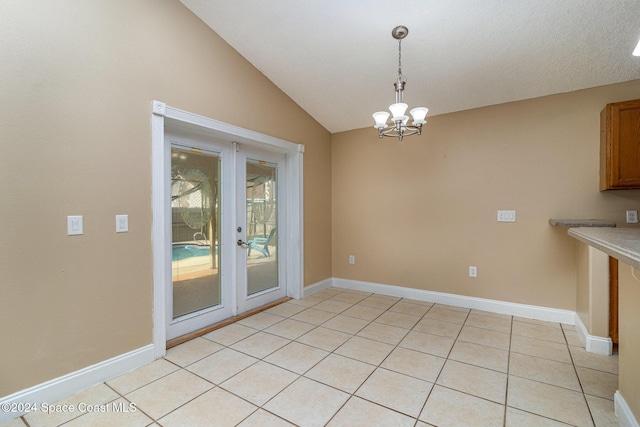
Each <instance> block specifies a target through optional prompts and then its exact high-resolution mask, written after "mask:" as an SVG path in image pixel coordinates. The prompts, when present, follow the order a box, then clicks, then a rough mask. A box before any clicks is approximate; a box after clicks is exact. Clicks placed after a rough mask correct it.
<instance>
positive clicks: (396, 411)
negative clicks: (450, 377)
mask: <svg viewBox="0 0 640 427" xmlns="http://www.w3.org/2000/svg"><path fill="white" fill-rule="evenodd" d="M427 382H428V381H427ZM430 384H431V383H430ZM363 385H364V383H363ZM432 388H433V386H432ZM356 393H357V392H354V394H353V395H352V396H351V397H350V398H349V399H351V398H354V397H355V398H358V399H362V400H364V401H367V402H369V403H372V404H374V405H377V406H380V407H382V408H385V409H388V410H390V411H392V412H395V413H396V414H400V415H404V416H405V417H409V418H413V419H414V420H416V421H417V420H418V417H419V416H420V411H419V412H418V415H411V414H407V413H406V412H402V411H401V410H399V409H395V408H392V407H390V406H387V405H385V404H383V403H380V402H376V401H375V400H371V399H367V398H366V397H363V396H360V395H358V394H356ZM426 401H427V400H426V399H425V402H426ZM423 405H424V402H423Z"/></svg>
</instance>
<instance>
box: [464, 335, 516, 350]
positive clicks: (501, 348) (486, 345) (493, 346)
mask: <svg viewBox="0 0 640 427" xmlns="http://www.w3.org/2000/svg"><path fill="white" fill-rule="evenodd" d="M458 341H460V342H466V343H468V344H476V345H481V346H483V347H489V348H494V349H496V350H502V351H509V350H508V348H504V347H496V346H495V345H489V344H483V343H479V342H475V341H468V340H466V339H465V338H464V337H462V338H457V339H456V342H458ZM454 345H455V343H454Z"/></svg>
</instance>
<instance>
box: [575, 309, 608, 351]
mask: <svg viewBox="0 0 640 427" xmlns="http://www.w3.org/2000/svg"><path fill="white" fill-rule="evenodd" d="M576 332H577V333H578V338H580V342H581V343H582V345H583V346H584V348H585V350H587V351H588V352H590V353H595V354H602V355H604V356H611V355H612V354H613V341H612V340H611V338H609V337H607V338H604V337H598V336H595V335H589V331H588V330H587V327H586V326H585V325H584V323H583V322H582V319H581V318H580V316H579V315H578V314H576Z"/></svg>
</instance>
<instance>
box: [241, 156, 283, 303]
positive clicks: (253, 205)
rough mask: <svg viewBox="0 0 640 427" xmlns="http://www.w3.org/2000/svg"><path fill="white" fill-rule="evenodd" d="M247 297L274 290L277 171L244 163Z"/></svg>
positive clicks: (256, 163)
mask: <svg viewBox="0 0 640 427" xmlns="http://www.w3.org/2000/svg"><path fill="white" fill-rule="evenodd" d="M246 171H247V228H246V229H247V239H248V240H247V242H248V243H249V248H248V251H247V295H253V294H257V293H259V292H262V291H266V290H268V289H271V288H275V287H277V286H278V235H277V233H278V223H277V218H278V212H277V210H278V200H277V187H278V186H277V168H276V165H274V164H269V163H267V162H263V161H256V160H247V168H246Z"/></svg>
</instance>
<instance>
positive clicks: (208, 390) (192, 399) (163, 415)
mask: <svg viewBox="0 0 640 427" xmlns="http://www.w3.org/2000/svg"><path fill="white" fill-rule="evenodd" d="M203 379H204V378H203ZM205 381H207V380H205ZM207 382H208V383H210V384H212V385H213V387H211V388H209V389H207V390H205V391H203V392H202V393H199V394H198V395H196V396H194V397H192V398H191V399H189V400H188V401H186V402H184V403H183V404H181V405H179V406H177V407H175V408H173V409H172V410H171V411H169V412H167V413H166V414H162V415H160V416H159V417H158V418H154V417H152V416H151V415H149V414H146V413H145V414H146V415H147V416H148V417H149V418H151V419H152V420H153V421H154V422H156V423H159V424H160V425H162V424H161V423H160V420H161V419H162V418H164V417H166V416H168V415H169V414H172V413H173V412H175V411H177V410H178V409H180V408H182V407H184V406H185V405H188V404H189V403H191V402H192V401H194V400H196V399H197V398H199V397H200V396H202V395H204V394H206V393H208V392H210V391H211V390H213V389H215V388H216V387H218V386H217V385H215V384H213V383H212V382H211V381H207ZM254 406H255V405H254ZM136 407H137V408H138V409H139V408H140V407H139V406H137V405H136Z"/></svg>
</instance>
